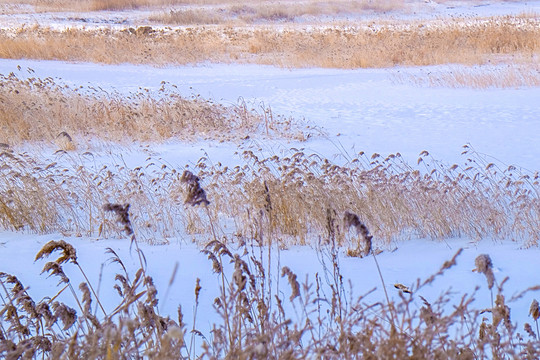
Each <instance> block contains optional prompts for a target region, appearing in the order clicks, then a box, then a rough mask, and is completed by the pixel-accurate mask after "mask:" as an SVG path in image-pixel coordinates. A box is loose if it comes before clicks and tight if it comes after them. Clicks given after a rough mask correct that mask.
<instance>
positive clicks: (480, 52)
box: [0, 16, 540, 68]
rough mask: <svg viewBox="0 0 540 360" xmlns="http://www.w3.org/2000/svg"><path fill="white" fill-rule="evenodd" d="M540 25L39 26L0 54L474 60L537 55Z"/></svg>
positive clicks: (179, 60)
mask: <svg viewBox="0 0 540 360" xmlns="http://www.w3.org/2000/svg"><path fill="white" fill-rule="evenodd" d="M539 29H540V26H539V23H538V18H537V17H526V16H523V17H494V18H487V19H452V20H449V21H440V20H433V21H426V22H420V21H417V22H416V21H415V22H411V23H408V24H403V23H399V22H389V23H382V24H375V23H366V22H364V23H355V24H354V25H351V24H345V25H324V26H310V27H308V26H305V27H303V26H301V25H291V26H284V27H283V26H282V27H275V26H265V25H261V26H254V25H252V26H247V27H244V26H194V27H177V28H167V27H155V28H153V27H150V26H141V27H131V28H126V29H120V30H118V29H117V30H115V29H101V28H100V29H92V28H85V29H78V28H75V27H73V28H69V29H66V30H55V29H51V28H47V27H39V26H36V27H22V28H18V29H12V30H8V29H4V30H1V31H0V57H3V58H32V59H54V60H69V61H90V62H99V63H108V64H119V63H135V64H154V65H158V66H159V65H169V64H190V63H199V62H204V61H210V62H226V63H229V62H238V63H258V64H272V65H277V66H284V67H311V66H317V67H329V68H367V67H388V66H396V65H405V66H415V65H434V64H448V63H459V64H467V65H471V64H484V63H487V62H488V61H496V62H498V61H500V60H501V59H506V58H507V57H508V56H509V55H513V56H515V57H517V58H523V59H531V58H534V56H538V51H539V49H540V40H539V39H540V30H539ZM111 49H115V51H113V52H111Z"/></svg>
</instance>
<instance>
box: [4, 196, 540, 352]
mask: <svg viewBox="0 0 540 360" xmlns="http://www.w3.org/2000/svg"><path fill="white" fill-rule="evenodd" d="M107 208H108V209H110V210H111V211H116V212H117V215H119V219H120V223H121V225H123V226H124V227H128V228H129V229H130V230H133V229H132V227H131V226H132V225H131V222H130V219H129V213H128V212H127V211H128V210H129V206H123V205H118V204H109V205H107ZM348 217H349V218H352V216H351V215H349V216H348ZM332 226H333V225H331V222H330V223H329V228H331V227H332ZM366 231H367V232H368V233H369V230H367V229H366ZM126 234H127V235H128V236H130V237H131V239H132V241H134V242H135V243H136V241H137V240H136V238H135V235H134V233H133V232H132V231H126ZM321 239H322V241H321V247H320V249H319V251H320V254H321V256H320V259H321V260H320V261H321V262H322V265H323V272H322V273H316V274H314V278H310V277H307V278H306V279H305V281H303V282H301V281H299V280H298V277H297V275H296V274H295V272H294V271H292V270H291V269H290V268H288V267H286V266H282V265H280V264H279V263H273V265H271V264H270V263H269V262H266V261H265V258H266V254H265V252H267V251H271V249H270V247H263V246H260V242H261V241H259V240H257V239H248V238H244V241H243V242H242V244H240V246H239V248H237V249H238V253H236V252H235V251H232V250H230V249H229V247H228V246H227V245H226V244H225V243H224V242H222V241H218V240H212V241H210V242H209V243H208V244H207V246H206V247H205V248H204V249H203V250H202V251H203V253H204V254H205V255H206V256H208V258H209V260H210V262H211V263H212V267H213V269H214V272H215V276H216V278H217V280H218V283H220V284H221V285H219V289H218V295H217V297H216V298H215V299H214V305H213V309H204V311H205V312H212V314H213V315H212V317H211V319H212V324H211V330H210V331H209V332H208V333H203V332H201V331H199V330H198V329H197V325H196V321H197V309H198V307H199V300H200V297H201V296H202V293H201V284H200V280H199V279H198V280H197V282H196V284H195V291H194V297H195V311H194V314H195V315H194V319H193V321H192V324H187V323H185V322H184V317H183V313H182V311H181V306H179V307H178V319H175V320H173V319H171V318H170V317H168V316H162V315H159V312H158V310H157V304H158V295H157V294H158V293H157V290H156V288H155V286H154V283H153V280H152V278H151V277H150V276H149V275H148V266H151V264H146V263H145V262H143V261H141V262H140V267H139V269H138V270H137V271H136V272H135V274H134V275H133V274H130V273H128V272H127V271H126V270H125V269H126V268H125V266H124V264H123V263H122V260H121V259H120V258H119V257H118V255H117V254H116V253H115V252H114V251H113V250H112V249H109V250H108V253H110V254H111V256H112V258H111V260H112V261H113V262H114V263H117V264H119V265H120V268H121V271H120V272H119V273H117V274H116V275H115V280H116V281H115V285H114V289H115V290H116V291H117V293H118V294H119V296H120V298H119V302H118V304H117V305H116V306H114V307H112V308H101V309H100V310H99V311H97V308H95V309H96V310H94V311H93V310H92V306H91V304H92V301H99V298H98V297H97V296H96V295H95V293H94V292H93V290H92V287H91V284H89V283H88V282H83V283H81V285H80V286H79V288H78V290H77V289H75V288H74V287H73V286H72V285H71V280H70V279H69V277H67V276H66V275H65V273H64V271H63V267H64V266H72V265H76V266H78V267H79V270H80V271H81V272H82V273H83V274H84V271H83V269H82V266H81V265H80V264H79V263H78V259H77V254H76V251H75V249H74V248H73V247H72V246H71V245H70V244H69V243H67V242H65V241H51V242H50V243H48V244H46V245H45V246H44V247H43V249H42V250H41V251H40V252H39V253H38V255H37V256H36V260H42V259H43V258H45V257H48V256H51V254H52V253H54V252H56V251H60V257H59V258H58V259H57V260H55V261H52V262H49V263H47V264H46V265H45V267H44V272H48V273H49V274H50V276H55V277H57V278H59V280H60V283H59V286H60V287H61V289H60V290H59V291H58V292H57V293H56V294H54V295H52V296H51V297H45V298H43V299H41V300H39V301H37V302H36V301H34V300H33V299H32V297H31V296H30V294H29V292H28V290H27V289H26V288H25V287H24V286H23V284H22V283H21V282H20V281H19V280H18V279H17V277H15V276H13V275H10V274H6V273H0V284H1V285H2V286H1V290H0V297H1V298H2V300H3V306H2V308H1V309H0V336H1V338H2V342H1V345H0V354H1V355H3V356H5V357H7V358H18V357H21V356H22V357H24V358H27V359H34V358H35V359H38V358H42V357H54V358H64V357H66V358H72V357H77V358H81V357H84V358H118V359H124V358H126V359H127V358H141V357H144V358H160V359H193V358H203V359H224V358H237V359H278V358H289V359H300V358H310V357H324V358H327V359H356V358H358V357H361V358H366V359H381V358H385V359H386V358H401V359H405V358H407V359H486V358H498V359H504V358H517V357H520V358H535V357H538V356H539V355H540V342H539V341H538V339H537V335H536V333H535V332H534V330H533V329H532V326H531V325H530V324H528V323H527V324H525V325H524V329H525V331H526V334H525V335H520V334H519V333H518V330H517V325H516V324H514V323H513V322H512V320H511V317H510V311H509V309H510V308H509V303H508V302H507V301H506V299H505V295H504V292H503V285H504V282H505V281H502V282H500V283H499V282H497V280H496V279H495V278H493V283H494V284H496V286H495V287H492V286H489V289H490V290H489V291H491V294H492V296H493V295H494V296H495V301H494V302H493V304H492V306H491V307H489V308H487V309H479V308H477V307H475V297H476V296H477V293H476V292H475V293H473V294H459V295H456V292H455V289H454V291H453V292H450V291H447V292H443V293H442V294H441V295H440V296H439V297H438V298H434V299H428V298H426V297H424V296H423V295H422V294H423V289H424V288H425V287H426V286H428V285H433V284H434V282H436V280H437V278H438V277H440V276H444V275H445V273H446V272H448V271H450V269H451V268H452V267H453V266H455V265H456V263H457V260H458V257H459V255H460V254H461V252H462V250H459V251H458V252H457V253H456V254H455V255H454V257H453V258H452V259H451V260H449V261H447V262H445V263H444V264H443V265H442V266H441V269H440V271H439V272H437V273H436V274H434V275H433V276H431V277H430V278H428V279H426V280H423V281H421V280H418V281H417V282H416V284H415V285H414V286H411V287H410V288H406V289H405V290H406V291H405V290H404V286H403V285H402V287H397V285H396V288H399V292H398V293H397V294H398V295H397V296H392V298H389V297H388V298H387V299H388V300H387V301H386V302H380V301H377V299H376V298H375V299H373V294H372V293H373V290H367V291H366V292H365V293H364V294H363V295H360V296H358V295H354V294H353V290H352V288H351V287H347V286H346V285H345V281H344V279H343V275H342V274H341V269H340V264H339V259H340V255H339V250H338V248H337V247H336V243H335V241H334V240H333V238H332V236H331V235H330V237H328V234H321ZM264 242H272V241H267V240H264ZM324 244H326V245H324ZM276 250H277V249H276ZM277 251H279V250H277ZM138 253H139V254H141V252H140V250H139V249H138ZM373 256H374V258H375V259H376V255H375V254H374V253H373ZM481 256H483V258H482V259H483V260H482V259H481V260H478V259H477V260H476V265H477V268H478V271H480V272H484V273H485V272H487V271H488V269H490V266H492V265H491V260H489V261H487V260H486V259H487V258H489V256H488V255H481ZM140 259H144V255H142V256H141V257H140ZM325 259H328V260H325ZM366 260H368V259H366ZM358 261H364V260H360V259H358ZM482 264H484V265H482ZM278 279H283V280H286V282H281V283H280V282H279V280H278ZM169 285H170V284H169ZM182 285H183V286H184V287H188V286H189V285H186V284H182ZM66 289H70V292H69V293H67V292H66V291H65V290H66ZM530 290H531V289H527V290H525V291H524V292H522V293H521V294H520V295H519V296H520V297H522V296H523V295H525V294H527V293H528V292H529V291H530ZM360 291H365V289H360ZM68 294H70V295H68ZM102 296H103V295H102ZM70 297H71V298H72V299H71V300H72V301H73V300H74V301H75V303H76V307H75V308H72V307H69V306H67V305H65V304H64V303H63V302H61V299H66V300H69V298H70ZM419 303H420V305H418V304H419ZM180 305H182V304H180ZM537 307H538V305H537V302H535V300H533V303H532V305H531V310H530V313H531V315H532V316H533V319H534V320H535V321H536V320H537V318H538V316H537V314H538V311H537ZM201 310H202V309H201ZM188 328H191V329H192V330H191V333H189V332H188V331H187V329H188ZM195 338H198V339H200V340H199V341H195ZM198 343H199V344H200V345H199V346H197V344H198Z"/></svg>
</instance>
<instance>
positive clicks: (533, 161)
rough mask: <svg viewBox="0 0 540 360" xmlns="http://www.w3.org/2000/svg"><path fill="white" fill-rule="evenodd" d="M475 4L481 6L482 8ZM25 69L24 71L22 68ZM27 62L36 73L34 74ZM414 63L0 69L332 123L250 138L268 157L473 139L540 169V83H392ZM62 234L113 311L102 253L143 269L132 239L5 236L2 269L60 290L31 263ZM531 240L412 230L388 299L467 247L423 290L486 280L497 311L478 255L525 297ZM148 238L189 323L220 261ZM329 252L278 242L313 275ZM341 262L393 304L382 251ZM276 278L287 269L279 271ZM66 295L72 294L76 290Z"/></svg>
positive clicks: (10, 63)
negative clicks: (309, 134)
mask: <svg viewBox="0 0 540 360" xmlns="http://www.w3.org/2000/svg"><path fill="white" fill-rule="evenodd" d="M503 4H504V6H503ZM538 4H539V2H538V1H531V2H522V3H519V4H518V3H516V2H512V3H510V4H507V3H496V5H493V7H490V8H489V11H493V12H495V13H499V11H500V12H501V13H502V12H503V10H504V11H507V12H506V13H508V11H509V12H512V13H513V12H520V11H527V10H529V9H532V10H534V11H538ZM508 7H510V9H511V10H508ZM467 9H469V10H467V11H472V10H471V9H473V10H474V11H483V10H481V8H479V7H478V8H476V7H475V8H472V7H468V8H467ZM445 11H446V14H459V15H460V16H461V15H463V14H464V12H465V8H463V7H459V6H458V7H455V8H452V9H447V10H445ZM486 11H487V10H486ZM467 14H470V13H467ZM483 14H486V13H483ZM18 65H20V66H21V68H22V71H19V70H17V66H18ZM27 68H31V69H32V70H33V71H34V72H33V73H29V72H27V71H26V69H27ZM437 69H440V67H433V71H436V70H437ZM422 70H423V71H426V70H430V69H429V68H424V69H422ZM407 71H415V69H406V68H392V69H359V70H335V69H281V68H275V67H270V66H258V65H220V64H202V65H198V66H182V67H164V68H155V67H151V66H133V65H118V66H105V65H96V64H85V63H66V62H56V61H30V60H0V73H2V74H8V73H10V72H14V73H17V74H18V75H19V76H21V77H22V76H28V77H40V78H45V77H53V78H55V79H57V81H58V82H63V83H66V84H69V85H73V86H76V85H77V86H78V85H85V86H87V85H91V86H95V87H97V86H99V87H102V88H104V89H111V90H116V91H118V92H120V93H129V92H134V91H137V90H138V89H139V88H141V87H142V88H149V89H157V88H159V87H160V84H161V82H162V81H167V82H169V83H171V84H175V85H178V90H179V91H180V92H181V93H182V94H183V95H186V96H190V95H197V94H200V95H201V96H203V97H205V98H211V99H214V100H216V101H219V102H221V103H224V104H231V103H236V102H237V101H238V99H239V98H240V97H242V98H244V99H245V100H246V101H248V102H249V103H252V104H256V105H257V104H264V105H266V106H271V108H272V110H273V111H274V113H276V114H283V115H287V116H293V117H295V118H299V119H301V118H305V119H306V121H307V122H308V123H309V124H312V125H315V126H316V127H318V128H320V129H321V133H320V134H316V135H315V136H314V137H313V138H311V139H309V140H308V141H307V142H292V141H286V140H283V139H269V138H265V137H255V138H254V140H252V142H244V143H243V145H242V146H256V147H260V148H261V151H262V152H263V153H267V154H272V153H280V152H282V151H287V150H289V149H290V148H291V147H298V148H304V149H305V150H304V151H305V152H306V153H318V154H321V155H322V156H325V157H328V158H331V159H336V161H339V159H340V157H344V158H346V157H347V156H348V155H349V154H354V153H357V152H359V151H365V152H366V153H368V154H371V153H375V152H376V153H380V154H383V155H387V154H390V153H396V152H400V153H401V154H402V155H403V157H404V159H405V160H406V161H408V162H410V163H415V162H416V159H417V157H418V154H419V153H420V152H421V151H423V150H427V151H429V152H430V154H431V155H432V156H433V157H434V158H435V159H437V160H440V161H442V162H444V163H446V164H453V163H462V162H463V161H464V160H465V159H463V157H462V156H461V155H460V153H461V150H462V149H461V147H462V146H463V145H464V144H467V143H470V144H472V146H473V147H474V148H475V149H476V150H477V151H479V152H481V153H485V154H488V155H490V156H492V157H494V158H496V159H498V160H499V161H502V162H504V163H507V164H514V165H518V166H522V167H525V168H528V169H529V170H533V171H534V170H539V169H540V166H539V162H538V159H540V146H539V144H538V140H539V137H538V134H540V101H539V99H540V88H517V89H487V90H473V89H453V88H444V87H437V88H429V87H419V86H416V85H413V84H406V83H396V82H395V81H394V79H395V75H396V74H399V73H400V72H407ZM238 146H239V144H237V143H222V144H216V143H212V142H209V141H201V142H196V143H180V142H177V141H170V142H166V143H163V144H156V145H152V146H151V147H150V149H148V148H147V147H145V146H142V145H136V144H134V145H133V146H132V147H122V146H114V147H113V148H112V150H111V149H110V148H109V149H107V148H105V149H104V150H101V151H102V152H101V153H99V151H100V149H99V148H98V149H97V152H98V155H99V156H100V157H99V159H100V160H99V161H103V162H117V161H118V158H119V157H120V156H121V157H122V158H123V159H124V160H125V161H126V163H127V165H128V166H132V167H135V166H138V165H141V163H143V162H144V159H145V157H146V155H147V154H148V151H151V152H152V153H154V154H156V156H159V157H160V158H162V159H163V161H166V162H168V163H170V164H172V165H173V166H178V167H179V168H182V167H183V166H185V165H186V164H189V163H193V162H196V161H197V160H198V159H199V158H200V157H201V156H203V155H205V154H207V155H208V156H209V158H210V160H211V161H213V162H218V161H219V162H222V163H232V162H236V161H238V160H237V159H236V158H235V156H234V152H235V151H237V150H238ZM26 150H28V149H27V148H26ZM30 150H31V149H30ZM36 151H39V152H42V153H43V156H45V157H47V156H49V157H51V156H53V155H52V150H51V151H50V152H47V151H46V150H45V151H43V149H38V150H36ZM59 239H66V240H67V241H68V242H70V243H72V244H73V245H74V246H75V248H76V249H77V251H78V255H79V263H80V264H81V266H82V268H83V269H84V270H85V271H86V272H87V275H88V276H89V278H90V280H91V281H92V282H93V283H94V284H98V283H100V281H101V282H102V284H101V286H100V288H101V292H102V294H103V295H102V296H101V298H102V299H103V301H104V302H105V304H104V305H105V307H107V308H108V307H111V306H113V305H114V304H115V296H116V294H115V293H114V290H113V289H112V284H113V277H114V274H116V273H117V272H118V271H119V268H118V266H117V265H116V264H111V263H109V262H108V261H107V260H108V259H109V257H110V255H107V254H105V249H106V248H107V247H111V248H113V249H114V250H115V251H117V252H118V253H119V255H120V257H121V259H122V260H123V261H124V262H125V263H126V265H127V266H128V268H129V269H132V270H134V269H136V268H137V267H138V258H137V256H136V254H135V252H134V251H131V252H130V246H129V245H130V244H129V241H128V240H126V239H96V238H87V237H81V238H66V237H64V236H62V235H60V234H51V235H42V236H36V235H32V234H24V233H12V232H6V231H4V232H0V264H1V265H0V271H2V272H6V273H12V274H15V275H16V276H18V277H19V279H20V280H21V281H22V282H23V284H24V285H26V286H29V292H30V294H32V295H33V296H34V297H35V298H36V299H40V298H41V297H43V296H50V295H51V294H53V293H54V290H52V289H55V285H56V280H55V279H48V280H47V279H45V275H41V276H39V275H38V274H39V273H40V272H41V268H42V266H43V264H44V262H43V261H38V262H35V263H34V262H33V259H34V257H35V254H36V253H37V252H38V251H39V249H40V248H41V247H42V246H43V245H44V244H45V243H46V242H47V241H49V240H59ZM521 245H522V244H519V243H514V242H511V241H505V242H501V243H496V242H493V241H489V240H486V241H482V242H480V243H478V242H472V241H470V240H469V239H447V240H446V241H444V242H435V241H432V240H431V239H410V240H407V241H403V242H400V243H396V244H392V245H391V246H390V247H388V248H384V249H383V250H384V251H383V252H382V253H381V254H379V255H378V257H377V259H378V261H379V264H380V267H381V270H382V275H383V277H384V279H385V282H386V287H387V291H388V292H389V293H390V295H391V297H393V298H397V291H396V290H395V289H394V288H393V284H394V283H402V284H405V285H407V286H411V285H413V284H414V283H415V281H416V279H417V278H424V279H425V278H427V277H429V276H430V275H431V274H433V273H435V272H437V271H438V269H439V268H440V266H441V265H442V264H443V262H444V261H445V260H448V259H450V258H451V257H452V256H453V255H454V254H455V253H456V251H457V250H458V249H460V248H463V249H464V252H463V254H462V255H461V256H460V257H459V258H458V262H457V266H455V267H453V268H452V269H450V270H448V271H447V272H446V273H445V275H444V276H442V277H439V278H438V279H437V280H436V281H435V282H434V283H433V284H432V285H430V286H428V287H426V288H423V289H422V290H421V294H420V295H422V296H424V297H425V298H426V299H428V300H434V299H435V298H436V297H437V296H439V295H440V294H441V293H442V292H444V291H446V290H447V289H449V288H452V289H454V290H456V291H459V293H464V292H467V293H472V292H473V291H474V289H475V287H476V286H480V290H479V292H478V296H477V299H478V303H477V307H478V308H484V307H489V306H490V303H491V297H490V293H489V290H488V289H487V285H486V281H485V279H484V277H483V275H480V274H477V273H474V272H472V269H473V268H474V259H475V257H476V256H477V255H479V254H482V253H487V254H489V255H490V256H491V257H492V259H493V263H494V266H495V268H496V273H495V276H496V278H497V280H498V281H502V279H503V278H504V277H506V276H509V277H510V280H509V282H508V283H506V285H505V290H506V293H507V294H510V295H512V294H515V293H517V292H519V291H521V290H524V289H526V288H527V287H529V286H532V285H536V284H537V283H538V278H537V274H538V269H539V268H538V256H539V249H537V248H532V249H522V248H521ZM140 246H141V248H142V249H143V251H144V254H145V256H146V259H147V263H148V272H149V274H150V275H152V276H153V277H154V281H155V282H156V286H157V289H158V291H159V295H158V297H159V298H160V311H161V313H162V314H169V315H171V316H173V317H175V313H176V308H177V305H178V304H182V306H183V309H184V311H185V313H186V314H185V315H186V316H185V319H186V321H187V322H188V323H189V320H188V319H191V311H192V309H193V304H194V295H193V289H194V286H195V281H196V279H197V278H200V279H201V285H202V288H203V290H202V293H201V305H200V306H201V309H206V310H208V309H210V308H211V304H212V302H213V299H214V297H215V296H216V295H217V293H216V291H217V290H216V288H217V285H218V283H217V277H216V275H215V274H213V273H212V271H211V270H212V269H211V263H210V261H208V260H207V259H206V257H205V256H204V255H203V254H201V253H200V251H199V250H200V249H199V248H198V247H197V246H196V245H194V244H190V243H186V241H184V240H181V239H171V243H170V244H169V245H160V246H151V245H147V244H141V245H140ZM319 255H320V254H319V253H318V252H317V251H316V249H313V248H310V247H292V248H290V249H286V250H281V251H280V259H281V260H280V261H281V264H282V265H287V266H289V267H290V268H291V269H292V270H293V271H294V272H296V273H297V274H298V279H299V280H302V279H304V278H305V276H309V278H310V279H311V280H313V279H314V276H315V275H314V274H315V273H317V272H319V273H321V272H322V271H323V267H322V265H321V263H320V261H319V260H318V256H319ZM176 263H178V264H179V270H178V274H177V276H176V280H175V283H174V284H173V286H172V287H171V288H170V289H169V290H167V288H168V282H169V279H170V278H171V275H172V272H173V269H174V267H175V264H176ZM340 264H341V270H342V272H343V275H344V278H345V279H346V280H351V281H352V283H353V286H354V292H355V294H356V295H361V294H363V293H365V292H367V291H369V290H371V289H372V288H374V287H376V288H377V291H375V292H374V293H373V294H371V295H370V298H369V299H368V300H373V302H376V301H379V300H382V298H383V292H382V286H381V283H380V279H379V277H378V273H377V269H376V267H375V263H374V260H373V258H372V257H367V258H363V259H359V258H348V257H345V256H342V257H340ZM66 271H68V272H69V274H68V275H70V277H73V282H74V284H77V283H78V282H79V281H82V278H81V276H80V274H78V270H77V269H76V268H75V267H71V269H69V267H68V266H66ZM101 272H102V277H101V276H100V273H101ZM274 276H275V277H276V278H277V276H278V274H274ZM100 279H101V280H100ZM282 282H283V284H282V291H284V292H285V293H287V292H286V291H288V290H286V289H287V287H286V286H285V285H286V284H285V283H286V282H285V281H284V280H283V281H282ZM165 294H167V297H165ZM534 295H535V294H534V293H533V294H527V296H525V297H523V298H522V299H520V300H519V301H517V302H515V303H514V304H513V305H512V318H513V320H514V321H518V322H520V323H523V322H525V321H528V309H529V304H530V302H531V300H532V298H533V297H534ZM62 300H63V301H66V302H67V303H69V302H70V296H66V297H65V298H63V299H62ZM417 301H420V300H417ZM418 306H420V304H419V305H418ZM211 320H212V312H211V311H202V312H200V313H199V318H198V326H197V327H198V328H199V329H201V331H203V332H204V331H205V330H206V331H207V330H208V329H209V326H210V322H211ZM188 326H190V325H188Z"/></svg>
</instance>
